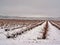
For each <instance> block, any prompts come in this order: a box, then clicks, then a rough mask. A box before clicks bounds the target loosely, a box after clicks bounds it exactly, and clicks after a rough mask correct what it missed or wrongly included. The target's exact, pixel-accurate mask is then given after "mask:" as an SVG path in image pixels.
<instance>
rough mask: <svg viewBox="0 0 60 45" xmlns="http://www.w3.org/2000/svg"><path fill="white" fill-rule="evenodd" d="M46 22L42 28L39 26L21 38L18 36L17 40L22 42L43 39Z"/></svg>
mask: <svg viewBox="0 0 60 45" xmlns="http://www.w3.org/2000/svg"><path fill="white" fill-rule="evenodd" d="M45 24H46V22H44V23H43V24H42V25H41V26H37V27H35V28H34V29H32V30H31V31H27V32H25V33H24V34H22V35H21V36H18V37H17V39H20V40H32V39H33V40H35V39H37V38H38V37H39V38H41V39H42V36H43V34H42V33H43V32H44V30H43V28H44V26H45Z"/></svg>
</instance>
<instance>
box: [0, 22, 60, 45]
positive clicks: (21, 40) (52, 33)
mask: <svg viewBox="0 0 60 45" xmlns="http://www.w3.org/2000/svg"><path fill="white" fill-rule="evenodd" d="M45 24H46V22H44V23H43V24H42V25H40V26H37V27H35V28H34V29H32V30H30V31H26V32H25V33H24V34H22V35H19V36H18V37H17V38H13V39H12V38H11V39H7V38H6V36H5V34H6V32H5V31H4V29H0V45H60V39H59V38H60V30H58V29H57V28H56V27H54V26H52V25H51V24H50V23H49V22H48V26H49V27H48V33H47V37H46V38H47V39H41V38H42V33H43V31H44V29H43V28H44V26H45ZM37 38H40V39H37Z"/></svg>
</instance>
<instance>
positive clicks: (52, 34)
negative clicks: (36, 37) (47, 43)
mask: <svg viewBox="0 0 60 45" xmlns="http://www.w3.org/2000/svg"><path fill="white" fill-rule="evenodd" d="M48 24H49V28H48V34H47V35H48V36H47V38H48V39H52V40H60V30H58V29H57V28H56V27H55V26H53V25H52V24H51V23H50V22H48Z"/></svg>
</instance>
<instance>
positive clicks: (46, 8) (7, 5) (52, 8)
mask: <svg viewBox="0 0 60 45" xmlns="http://www.w3.org/2000/svg"><path fill="white" fill-rule="evenodd" d="M0 15H4V16H5V15H8V16H21V17H23V16H24V17H25V16H26V17H28V16H29V17H34V16H35V17H41V16H45V17H60V0H0Z"/></svg>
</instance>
